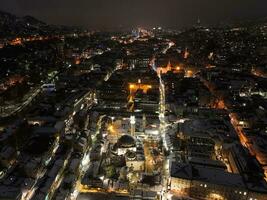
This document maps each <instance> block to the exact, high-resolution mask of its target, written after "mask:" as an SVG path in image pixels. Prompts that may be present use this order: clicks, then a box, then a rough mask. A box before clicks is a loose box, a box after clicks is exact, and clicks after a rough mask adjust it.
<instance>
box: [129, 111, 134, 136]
mask: <svg viewBox="0 0 267 200" xmlns="http://www.w3.org/2000/svg"><path fill="white" fill-rule="evenodd" d="M130 124H131V136H133V137H135V116H133V115H132V116H131V117H130Z"/></svg>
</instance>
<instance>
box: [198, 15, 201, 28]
mask: <svg viewBox="0 0 267 200" xmlns="http://www.w3.org/2000/svg"><path fill="white" fill-rule="evenodd" d="M200 24H201V20H200V18H199V17H198V18H197V26H198V27H200Z"/></svg>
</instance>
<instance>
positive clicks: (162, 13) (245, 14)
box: [0, 0, 267, 27]
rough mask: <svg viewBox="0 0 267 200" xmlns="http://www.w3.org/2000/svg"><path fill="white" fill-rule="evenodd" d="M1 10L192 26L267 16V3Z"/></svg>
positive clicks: (197, 0)
mask: <svg viewBox="0 0 267 200" xmlns="http://www.w3.org/2000/svg"><path fill="white" fill-rule="evenodd" d="M0 10H3V11H8V12H11V13H14V14H17V15H32V16H34V17H36V18H38V19H41V20H43V21H45V22H47V23H51V24H65V25H85V26H87V27H95V26H110V27H115V26H118V25H124V26H131V25H140V26H146V25H150V26H155V25H158V26H172V27H181V26H187V25H192V24H193V23H194V22H196V21H197V18H198V17H200V19H201V21H202V22H203V23H204V24H214V23H218V22H221V21H229V20H231V21H232V20H234V21H236V20H242V19H252V18H257V17H265V16H267V0H0Z"/></svg>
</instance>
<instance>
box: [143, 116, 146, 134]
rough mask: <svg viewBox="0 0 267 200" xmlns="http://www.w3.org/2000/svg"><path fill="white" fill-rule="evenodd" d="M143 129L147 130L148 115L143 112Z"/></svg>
mask: <svg viewBox="0 0 267 200" xmlns="http://www.w3.org/2000/svg"><path fill="white" fill-rule="evenodd" d="M142 121H143V131H145V129H146V115H145V114H143V120H142Z"/></svg>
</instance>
